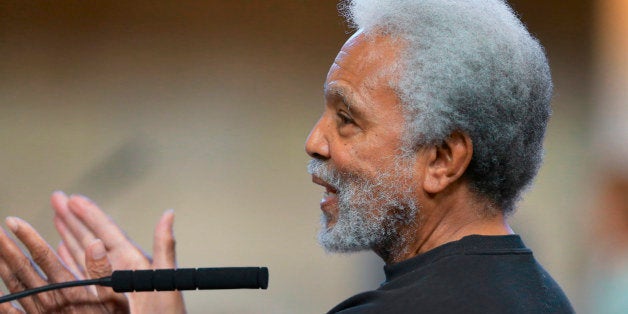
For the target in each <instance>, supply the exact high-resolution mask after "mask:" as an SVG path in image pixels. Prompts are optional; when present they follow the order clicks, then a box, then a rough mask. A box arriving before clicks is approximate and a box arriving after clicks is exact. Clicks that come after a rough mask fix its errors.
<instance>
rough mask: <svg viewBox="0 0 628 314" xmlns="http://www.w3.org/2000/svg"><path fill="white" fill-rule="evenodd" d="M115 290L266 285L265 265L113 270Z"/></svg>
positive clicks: (256, 287) (112, 278) (262, 287)
mask: <svg viewBox="0 0 628 314" xmlns="http://www.w3.org/2000/svg"><path fill="white" fill-rule="evenodd" d="M107 286H110V287H111V288H113V291H115V292H133V291H172V290H196V289H200V290H207V289H266V288H268V268H266V267H223V268H179V269H157V270H116V271H114V272H113V274H112V275H111V285H108V284H107Z"/></svg>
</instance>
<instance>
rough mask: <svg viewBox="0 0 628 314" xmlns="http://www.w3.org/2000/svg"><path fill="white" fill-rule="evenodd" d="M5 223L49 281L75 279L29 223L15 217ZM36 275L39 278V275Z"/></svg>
mask: <svg viewBox="0 0 628 314" xmlns="http://www.w3.org/2000/svg"><path fill="white" fill-rule="evenodd" d="M6 223H7V225H8V226H9V229H11V231H12V232H13V234H15V236H16V237H17V238H18V239H19V240H20V241H22V243H24V245H25V246H26V248H27V249H28V251H29V252H30V253H31V257H32V259H33V261H34V262H35V263H36V264H37V265H39V267H40V268H41V269H42V270H43V271H44V273H46V274H47V275H48V280H49V281H51V282H62V281H71V280H75V279H76V278H75V277H74V276H73V275H72V274H71V273H70V272H69V271H68V269H67V268H65V266H64V265H63V263H62V262H61V259H60V258H59V257H58V256H57V254H56V253H55V251H54V250H53V249H52V248H51V247H50V246H49V245H48V243H47V242H46V240H44V239H43V238H42V237H41V236H40V235H39V233H37V231H35V229H33V227H31V225H30V224H28V223H27V222H26V221H24V220H22V219H19V218H16V217H9V218H7V219H6ZM21 256H22V258H25V259H26V260H27V261H28V258H26V257H25V256H24V255H23V254H21ZM29 263H30V261H29ZM37 277H38V278H39V279H41V277H40V276H39V275H38V276H37Z"/></svg>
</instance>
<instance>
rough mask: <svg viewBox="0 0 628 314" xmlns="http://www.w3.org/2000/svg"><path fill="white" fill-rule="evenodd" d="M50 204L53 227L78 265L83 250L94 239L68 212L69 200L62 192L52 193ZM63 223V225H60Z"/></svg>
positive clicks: (86, 227)
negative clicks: (53, 215)
mask: <svg viewBox="0 0 628 314" xmlns="http://www.w3.org/2000/svg"><path fill="white" fill-rule="evenodd" d="M50 203H51V204H52V207H53V208H54V210H55V214H56V217H58V219H55V227H56V228H57V231H58V232H59V234H60V235H61V237H62V238H63V241H65V242H66V244H67V246H68V248H69V249H70V252H72V253H73V256H74V257H75V260H76V262H77V263H79V264H81V265H82V264H83V263H84V260H85V258H84V252H83V251H84V249H85V248H86V247H87V245H88V244H89V243H91V242H92V241H93V240H94V239H95V238H96V237H98V236H97V235H96V236H95V235H94V234H93V233H92V231H91V230H90V229H89V228H88V226H86V225H85V224H84V223H83V222H82V221H81V220H79V219H78V218H77V217H76V215H75V214H74V213H73V212H72V211H71V210H70V199H69V198H68V197H67V196H66V195H65V194H64V193H63V192H54V193H53V194H52V197H51V198H50ZM61 222H63V223H61Z"/></svg>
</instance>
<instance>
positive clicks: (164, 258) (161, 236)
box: [153, 209, 177, 269]
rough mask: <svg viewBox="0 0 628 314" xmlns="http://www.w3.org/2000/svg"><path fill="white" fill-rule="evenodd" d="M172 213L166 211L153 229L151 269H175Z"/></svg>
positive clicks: (171, 211)
mask: <svg viewBox="0 0 628 314" xmlns="http://www.w3.org/2000/svg"><path fill="white" fill-rule="evenodd" d="M173 225H174V211H173V210H172V209H170V210H167V211H166V212H165V213H164V214H163V215H162V216H161V219H159V222H158V223H157V226H156V227H155V234H154V239H153V268H154V269H159V268H175V267H176V266H177V262H176V257H175V250H174V248H175V240H174V231H173V229H172V228H173Z"/></svg>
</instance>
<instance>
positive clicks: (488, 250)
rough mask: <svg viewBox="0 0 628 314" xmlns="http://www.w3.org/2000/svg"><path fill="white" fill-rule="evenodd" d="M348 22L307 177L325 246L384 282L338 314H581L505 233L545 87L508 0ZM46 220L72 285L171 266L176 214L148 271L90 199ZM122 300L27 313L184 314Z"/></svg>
mask: <svg viewBox="0 0 628 314" xmlns="http://www.w3.org/2000/svg"><path fill="white" fill-rule="evenodd" d="M344 13H345V14H346V16H347V17H348V18H349V20H350V21H351V22H352V23H353V25H354V26H355V27H356V29H357V31H356V33H355V34H354V35H353V36H352V37H351V38H350V39H349V40H348V41H347V42H346V43H345V45H344V46H343V47H342V49H341V50H340V52H339V53H338V56H337V57H336V59H335V61H334V63H333V65H332V66H331V69H330V70H329V73H328V75H327V79H326V82H325V108H324V111H323V115H322V116H321V118H320V120H319V121H318V122H317V123H316V125H315V126H314V128H313V129H312V131H311V133H310V135H309V137H308V139H307V142H306V151H307V153H308V154H309V155H310V156H311V157H312V161H311V162H310V164H309V166H308V171H309V172H310V173H311V174H312V180H313V182H314V183H316V184H318V185H321V186H323V187H324V189H325V192H324V197H323V200H322V201H321V204H320V206H321V210H322V212H323V213H322V219H321V223H322V226H321V231H320V233H319V241H320V243H321V244H322V246H323V247H324V248H325V249H326V250H328V251H332V252H351V251H358V250H373V251H374V252H375V253H376V254H378V255H379V256H380V257H381V258H382V259H383V260H384V261H385V262H386V266H385V268H384V271H385V274H386V281H385V282H384V283H383V284H382V285H381V286H380V287H379V288H378V289H376V290H373V291H369V292H365V293H361V294H358V295H356V296H353V297H351V298H349V299H347V300H346V301H344V302H342V303H341V304H339V305H337V306H336V307H334V308H333V309H332V310H331V311H330V313H417V312H422V313H460V312H462V313H546V312H551V313H570V312H573V309H572V308H571V305H570V304H569V301H568V300H567V298H566V297H565V295H564V293H563V292H562V291H561V289H560V287H559V286H558V285H557V284H556V283H555V282H554V280H553V279H552V278H551V277H550V275H549V274H548V273H547V272H546V271H545V270H543V268H542V267H541V266H540V265H539V264H538V263H537V262H536V261H535V259H534V257H533V255H532V252H531V251H530V250H529V249H528V248H526V247H525V246H524V244H523V242H522V241H521V239H520V238H519V236H517V235H514V234H513V231H512V230H511V228H510V227H509V225H508V223H507V220H506V218H507V216H508V215H509V214H510V213H512V212H513V211H514V209H515V206H516V203H517V201H518V199H519V198H520V196H521V193H522V192H523V190H524V189H525V188H526V187H528V186H529V185H530V183H531V181H532V179H533V178H534V176H535V175H536V173H537V170H538V168H539V166H540V163H541V157H542V154H543V152H542V142H543V137H544V133H545V128H546V125H547V120H548V118H549V115H550V108H549V103H550V98H551V92H552V83H551V77H550V71H549V67H548V65H547V61H546V58H545V55H544V52H543V49H542V47H541V46H540V44H539V43H538V42H537V41H536V40H535V39H534V38H533V37H532V36H531V35H530V34H529V33H528V32H527V30H526V29H525V27H524V26H523V25H522V24H521V22H520V21H519V20H518V19H517V18H516V16H515V15H514V14H513V12H512V10H511V9H510V8H509V7H508V6H507V5H506V4H505V3H504V2H502V1H500V0H484V1H479V0H478V1H468V0H457V1H456V0H416V1H351V2H347V3H346V6H344ZM53 207H54V208H55V210H56V213H57V217H56V220H55V222H56V226H57V229H58V230H59V232H60V234H61V236H62V237H63V238H64V240H65V241H64V243H65V246H63V247H61V248H60V250H59V255H60V257H61V259H62V260H63V261H64V262H65V264H67V265H69V267H70V268H73V269H74V270H75V273H80V269H87V271H88V274H86V275H89V276H92V277H93V276H100V275H103V274H107V273H108V272H110V271H111V267H112V266H113V268H150V267H173V266H174V245H173V238H172V231H171V226H172V213H171V212H168V213H166V214H164V216H163V218H162V220H161V221H160V223H159V224H158V227H157V229H156V232H155V258H154V260H153V261H152V262H151V261H149V260H148V259H146V258H145V257H144V255H143V254H142V253H141V251H140V250H139V249H138V248H136V247H135V246H134V245H133V244H132V243H131V242H130V241H129V240H127V239H126V238H125V236H124V234H123V233H122V232H121V231H120V230H119V228H118V227H117V226H116V225H115V224H114V223H113V222H111V221H110V220H108V219H107V218H106V216H105V215H104V213H103V212H102V211H100V210H99V209H98V208H97V207H96V206H95V205H94V204H93V203H91V202H90V201H89V200H87V199H85V198H83V197H78V196H75V197H72V198H69V199H68V198H67V197H66V196H65V195H63V194H62V193H55V195H53ZM7 225H8V226H9V228H10V229H11V230H12V231H14V233H16V235H17V237H18V238H19V239H20V240H21V241H23V242H24V243H25V244H26V246H27V247H28V248H29V249H31V251H32V252H33V258H34V259H35V261H36V262H37V263H38V264H40V266H41V268H42V269H43V270H44V271H45V272H46V273H47V274H49V278H50V279H52V280H55V281H58V280H62V279H64V280H67V279H69V278H71V277H72V276H71V275H70V272H69V271H68V270H66V269H65V268H64V267H62V266H61V264H60V261H58V260H56V259H55V257H54V255H53V254H50V253H51V252H50V249H48V248H47V246H45V243H44V241H43V240H42V239H40V238H39V237H38V236H37V234H36V232H35V231H34V230H33V229H32V228H31V227H30V226H28V224H26V223H25V222H23V221H20V220H19V219H17V218H10V219H8V221H7ZM103 243H104V245H103ZM0 245H1V246H2V253H1V255H2V259H3V263H2V264H1V265H0V266H1V267H0V275H1V276H2V278H3V280H4V281H5V282H6V283H7V285H8V287H9V289H10V290H11V291H18V290H20V289H21V288H23V287H30V286H34V285H37V284H40V283H44V282H45V280H44V279H43V278H41V277H39V275H37V273H35V272H34V270H32V268H31V267H24V265H26V264H28V259H26V258H25V257H24V256H23V255H21V252H19V249H17V247H16V246H15V244H14V243H13V242H12V241H10V240H9V239H8V238H6V236H4V235H2V236H0ZM105 247H107V251H106V250H105ZM109 262H110V263H111V265H110V264H109ZM81 266H83V267H81ZM126 301H127V300H126V299H123V298H120V296H115V295H114V294H112V293H111V292H110V291H107V290H106V289H100V291H99V295H98V297H96V296H94V295H91V294H89V291H86V290H80V289H75V290H67V292H54V293H53V294H51V295H49V296H48V297H45V296H44V297H39V298H31V299H28V300H26V301H23V302H24V303H23V304H24V307H25V309H27V311H29V312H36V311H47V310H50V309H66V308H68V309H70V310H71V309H74V308H76V307H83V308H81V309H84V310H87V309H90V310H93V311H127V310H130V311H131V312H150V313H152V312H164V311H166V312H169V313H170V312H176V311H184V307H183V302H182V299H181V296H180V294H179V293H170V294H167V295H166V296H160V297H157V296H156V295H152V294H138V295H131V296H129V297H128V303H127V302H126ZM3 306H5V308H4V310H6V311H9V310H13V309H12V308H10V307H8V306H7V305H3ZM166 309H167V310H166Z"/></svg>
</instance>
